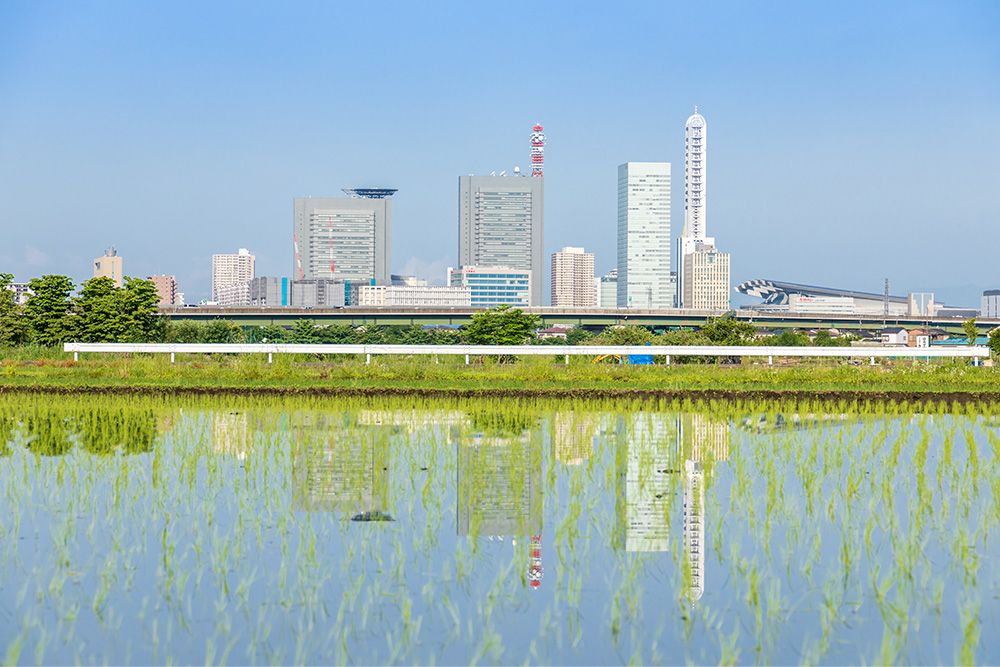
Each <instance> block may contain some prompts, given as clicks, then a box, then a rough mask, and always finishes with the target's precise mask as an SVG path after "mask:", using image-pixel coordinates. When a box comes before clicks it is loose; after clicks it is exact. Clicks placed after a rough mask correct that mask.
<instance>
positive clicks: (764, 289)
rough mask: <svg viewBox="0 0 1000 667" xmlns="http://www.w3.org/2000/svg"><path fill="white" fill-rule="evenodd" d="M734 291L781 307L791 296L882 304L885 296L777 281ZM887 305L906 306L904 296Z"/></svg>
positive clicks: (751, 283) (746, 285)
mask: <svg viewBox="0 0 1000 667" xmlns="http://www.w3.org/2000/svg"><path fill="white" fill-rule="evenodd" d="M736 291H737V292H739V293H740V294H746V295H747V296H755V297H757V298H759V299H763V300H764V303H766V304H773V305H781V304H786V303H788V297H789V296H791V295H792V294H799V295H801V296H813V297H816V296H833V297H851V298H854V299H861V300H864V301H874V302H878V303H882V301H883V299H884V298H885V295H883V294H876V293H874V292H857V291H854V290H844V289H837V288H835V287H817V286H815V285H800V284H798V283H786V282H781V281H778V280H748V281H746V282H745V283H740V284H739V285H737V286H736ZM889 303H892V304H897V305H906V297H905V296H891V295H890V296H889Z"/></svg>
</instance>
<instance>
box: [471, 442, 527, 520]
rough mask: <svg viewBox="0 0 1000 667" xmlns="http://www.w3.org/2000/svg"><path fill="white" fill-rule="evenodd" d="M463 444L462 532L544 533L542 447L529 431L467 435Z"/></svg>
mask: <svg viewBox="0 0 1000 667" xmlns="http://www.w3.org/2000/svg"><path fill="white" fill-rule="evenodd" d="M457 447H458V517H457V518H458V534H459V535H473V536H480V535H512V536H513V535H538V534H539V533H540V532H541V528H542V512H541V510H542V503H541V497H540V490H539V489H540V486H541V476H542V460H541V449H540V448H539V447H534V446H532V445H531V441H530V438H529V437H527V435H525V436H522V437H510V436H508V437H503V436H487V435H483V434H475V435H472V436H471V437H469V436H468V435H467V434H466V435H465V437H462V438H460V439H459V441H458V443H457Z"/></svg>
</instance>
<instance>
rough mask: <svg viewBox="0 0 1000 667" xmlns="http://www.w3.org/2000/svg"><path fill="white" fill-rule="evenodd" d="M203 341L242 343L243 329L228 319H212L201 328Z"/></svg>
mask: <svg viewBox="0 0 1000 667" xmlns="http://www.w3.org/2000/svg"><path fill="white" fill-rule="evenodd" d="M201 334H202V340H201V342H203V343H242V342H243V331H242V330H240V328H239V327H238V326H236V324H235V323H234V322H231V321H229V320H212V321H211V322H209V323H208V325H207V326H206V327H205V328H204V329H202V332H201Z"/></svg>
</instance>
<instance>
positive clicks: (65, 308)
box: [23, 275, 76, 347]
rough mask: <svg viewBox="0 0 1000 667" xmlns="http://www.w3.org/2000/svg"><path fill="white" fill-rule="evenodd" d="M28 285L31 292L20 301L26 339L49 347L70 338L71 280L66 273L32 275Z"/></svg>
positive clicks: (72, 330)
mask: <svg viewBox="0 0 1000 667" xmlns="http://www.w3.org/2000/svg"><path fill="white" fill-rule="evenodd" d="M28 287H29V288H30V289H31V291H32V292H34V294H33V295H32V296H31V298H29V299H28V302H27V303H26V304H24V310H23V312H24V319H25V322H26V323H27V325H28V330H29V331H28V337H29V340H30V341H31V342H33V343H36V344H37V345H44V346H47V347H52V346H55V345H59V344H61V343H63V342H65V341H67V340H70V339H71V338H73V336H74V335H75V334H76V332H75V331H74V328H73V327H74V318H73V313H72V306H73V303H72V301H70V298H69V295H70V293H72V292H73V287H74V285H73V281H72V280H70V279H69V278H67V277H66V276H57V275H48V276H42V277H41V278H32V279H31V281H30V282H29V283H28Z"/></svg>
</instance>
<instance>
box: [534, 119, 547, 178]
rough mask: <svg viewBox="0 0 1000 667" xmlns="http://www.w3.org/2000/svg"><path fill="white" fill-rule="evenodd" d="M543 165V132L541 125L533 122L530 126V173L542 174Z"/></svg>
mask: <svg viewBox="0 0 1000 667" xmlns="http://www.w3.org/2000/svg"><path fill="white" fill-rule="evenodd" d="M543 167H545V134H544V133H543V132H542V126H541V125H539V124H538V123H535V126H534V127H533V128H531V175H532V176H544V175H545V174H543V173H542V169H543Z"/></svg>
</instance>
